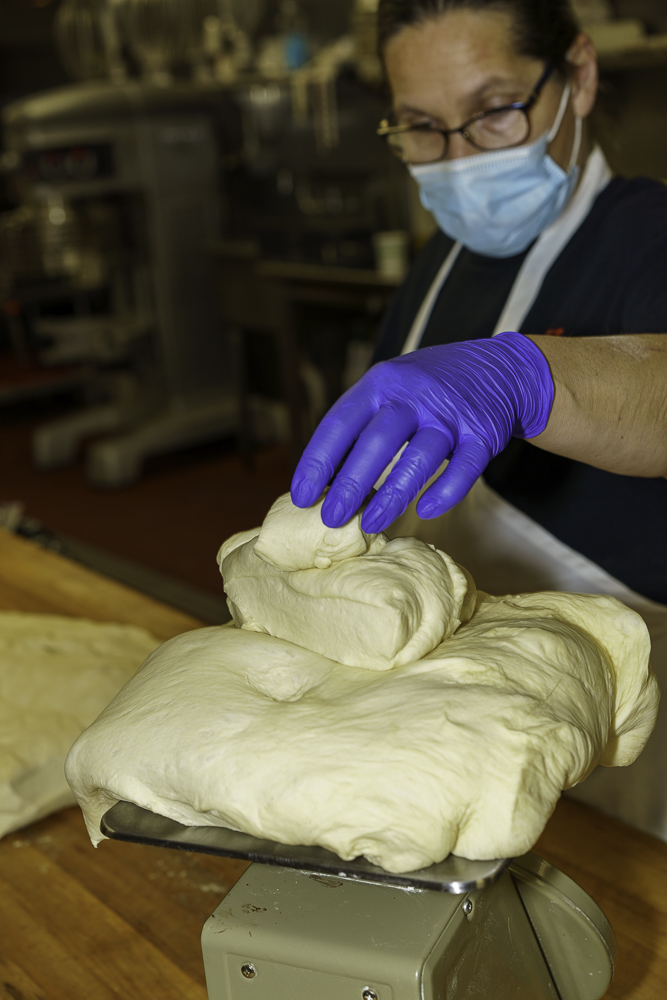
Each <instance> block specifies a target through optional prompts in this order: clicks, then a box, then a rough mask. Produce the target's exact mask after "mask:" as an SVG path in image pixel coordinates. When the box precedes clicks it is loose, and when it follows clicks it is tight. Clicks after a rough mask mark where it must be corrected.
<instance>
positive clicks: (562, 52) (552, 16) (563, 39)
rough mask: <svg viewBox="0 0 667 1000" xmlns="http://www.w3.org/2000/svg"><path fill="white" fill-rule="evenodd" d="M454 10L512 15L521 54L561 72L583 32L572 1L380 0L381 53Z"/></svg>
mask: <svg viewBox="0 0 667 1000" xmlns="http://www.w3.org/2000/svg"><path fill="white" fill-rule="evenodd" d="M450 10H470V11H485V10H489V11H495V12H499V13H503V14H509V15H510V17H511V19H512V25H513V29H514V35H515V39H516V44H517V49H518V51H519V52H520V53H521V55H525V56H531V57H533V58H535V59H540V60H542V61H544V62H546V63H551V65H553V66H555V67H556V68H557V69H559V70H562V69H564V68H565V66H566V59H565V57H566V55H567V53H568V51H569V49H570V46H571V45H572V42H573V41H574V39H575V38H576V36H577V34H578V33H579V30H580V28H579V25H578V23H577V19H576V16H575V14H574V11H573V10H572V7H571V5H570V0H380V3H379V6H378V45H379V48H380V52H382V50H383V49H384V46H385V45H386V44H387V42H388V41H389V39H390V38H392V37H393V36H394V35H396V34H398V32H399V31H400V30H401V28H405V27H407V26H408V25H411V24H420V23H421V22H423V21H427V20H429V19H430V18H436V17H438V16H439V15H440V14H446V13H447V11H450Z"/></svg>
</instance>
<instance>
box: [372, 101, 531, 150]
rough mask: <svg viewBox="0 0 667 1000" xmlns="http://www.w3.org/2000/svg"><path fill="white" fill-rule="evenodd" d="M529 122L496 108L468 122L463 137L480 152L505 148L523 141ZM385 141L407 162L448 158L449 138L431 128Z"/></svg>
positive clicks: (509, 110) (521, 114)
mask: <svg viewBox="0 0 667 1000" xmlns="http://www.w3.org/2000/svg"><path fill="white" fill-rule="evenodd" d="M529 132H530V122H529V120H528V115H527V114H526V113H525V111H522V110H520V109H518V108H505V109H501V108H499V109H498V111H488V112H487V113H486V114H485V115H484V116H483V117H481V118H479V119H477V120H476V121H473V122H471V123H470V124H469V125H468V126H467V127H466V129H465V131H464V132H463V136H464V138H465V139H467V140H468V142H470V143H471V144H472V145H473V146H475V147H476V148H477V149H481V150H493V149H507V148H509V147H511V146H519V145H520V144H521V143H522V142H525V141H526V139H527V138H528V135H529ZM387 142H388V144H389V146H390V148H391V150H392V152H393V153H395V154H396V155H397V156H399V157H400V158H401V159H402V160H406V161H407V162H408V163H433V162H435V161H436V160H441V159H442V158H443V157H444V156H446V155H447V147H448V137H447V136H446V135H443V134H442V132H438V131H436V130H435V129H430V128H413V129H411V130H410V131H407V132H399V133H396V134H394V135H388V136H387Z"/></svg>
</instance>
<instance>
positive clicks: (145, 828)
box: [101, 802, 616, 1000]
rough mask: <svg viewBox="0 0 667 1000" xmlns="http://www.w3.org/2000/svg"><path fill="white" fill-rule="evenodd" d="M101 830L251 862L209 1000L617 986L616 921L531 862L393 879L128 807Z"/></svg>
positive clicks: (230, 898) (546, 992)
mask: <svg viewBox="0 0 667 1000" xmlns="http://www.w3.org/2000/svg"><path fill="white" fill-rule="evenodd" d="M101 830H102V833H104V834H105V835H106V836H107V837H111V838H113V839H115V840H126V841H132V842H135V843H142V844H152V845H155V846H158V847H171V848H176V849H179V850H184V851H200V852H203V853H206V854H217V855H221V856H223V857H232V858H243V859H246V860H248V861H252V862H253V864H252V865H251V866H250V868H248V869H247V871H246V872H245V873H244V874H243V875H242V876H241V878H240V879H239V881H238V882H237V883H236V885H235V886H234V887H233V888H232V889H231V890H230V892H229V893H228V894H227V895H226V896H225V898H224V899H223V901H222V902H221V903H220V905H219V906H218V908H217V909H216V910H215V912H214V913H213V914H212V916H211V917H209V919H208V920H207V921H206V924H205V925H204V929H203V932H202V951H203V956H204V966H205V970H206V983H207V988H208V996H209V1000H464V998H465V1000H468V998H471V1000H598V998H599V997H601V996H602V995H603V994H604V993H605V992H606V990H607V988H608V986H609V984H610V982H611V979H612V975H613V963H614V957H615V954H616V941H615V938H614V933H613V931H612V929H611V926H610V925H609V922H608V921H607V919H606V917H605V915H604V914H603V913H602V911H601V910H600V908H599V907H598V906H597V904H596V903H595V902H594V901H593V900H592V899H591V898H590V896H588V895H587V893H585V892H584V891H583V889H581V888H580V887H579V886H578V885H577V884H576V883H575V882H573V881H572V880H571V879H570V878H568V877H567V875H564V874H563V872H561V871H559V870H558V869H557V868H554V867H552V865H550V864H548V863H547V862H546V861H543V860H542V859H541V858H539V857H538V856H537V855H535V854H532V853H529V854H526V855H524V856H523V857H521V858H516V859H514V860H512V861H511V860H509V859H504V860H499V861H466V860H465V859H463V858H458V857H453V856H450V857H449V858H447V859H446V860H445V861H443V862H441V863H440V864H437V865H432V866H431V867H430V868H425V869H422V870H420V871H415V872H409V873H406V874H403V875H392V874H390V873H389V872H386V871H384V869H382V868H378V867H376V866H374V865H371V864H370V863H369V862H367V861H366V860H365V859H364V858H356V859H355V860H354V861H342V860H341V859H340V858H339V857H338V856H337V855H335V854H332V853H331V852H330V851H326V850H324V849H323V848H320V847H300V846H299V847H290V846H287V845H285V844H277V843H274V842H273V841H268V840H259V839H257V838H255V837H250V836H248V835H246V834H243V833H236V832H234V831H231V830H226V829H223V828H220V827H186V826H182V825H181V824H180V823H176V822H175V821H173V820H170V819H165V818H164V817H162V816H158V815H156V814H155V813H151V812H149V811H147V810H145V809H140V808H139V807H138V806H135V805H132V804H131V803H128V802H119V803H117V805H115V806H114V807H113V808H112V809H110V810H109V811H108V812H107V813H106V814H105V816H104V817H103V819H102V823H101Z"/></svg>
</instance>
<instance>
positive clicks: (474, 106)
mask: <svg viewBox="0 0 667 1000" xmlns="http://www.w3.org/2000/svg"><path fill="white" fill-rule="evenodd" d="M526 89H527V85H526V84H525V83H523V82H521V81H519V80H517V79H508V78H507V77H505V76H493V77H490V78H489V79H487V80H485V81H484V83H482V84H481V85H480V86H479V87H477V88H476V90H472V91H470V93H468V94H466V95H465V96H464V97H463V100H462V102H461V104H462V106H463V107H467V108H468V109H469V110H470V111H471V113H473V114H474V112H475V111H476V110H478V106H479V102H480V101H482V100H483V99H484V98H485V97H487V96H488V95H489V94H490V93H498V92H500V93H503V92H505V93H506V94H507V95H508V97H510V96H513V95H517V94H522V93H523V92H524V91H526ZM394 110H395V111H396V113H402V114H412V115H423V116H424V117H425V118H434V119H437V120H438V121H440V120H441V119H440V118H439V116H438V115H434V114H432V112H430V111H425V110H424V108H416V107H414V106H413V105H410V104H403V103H401V104H397V105H396V107H395V109H394Z"/></svg>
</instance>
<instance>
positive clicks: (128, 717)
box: [67, 558, 659, 872]
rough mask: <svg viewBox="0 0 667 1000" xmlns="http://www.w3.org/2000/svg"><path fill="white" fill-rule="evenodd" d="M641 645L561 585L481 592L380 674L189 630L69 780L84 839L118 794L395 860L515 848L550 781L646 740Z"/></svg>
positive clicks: (595, 602)
mask: <svg viewBox="0 0 667 1000" xmlns="http://www.w3.org/2000/svg"><path fill="white" fill-rule="evenodd" d="M359 561H360V562H362V561H363V558H360V559H359ZM648 655H649V640H648V635H647V631H646V627H645V625H644V623H643V621H642V619H641V618H640V617H639V616H638V615H637V614H635V613H634V612H632V611H630V610H628V609H627V608H625V607H624V606H623V605H622V604H620V603H619V602H618V601H616V600H613V599H612V598H605V597H592V596H577V595H566V594H536V595H523V596H518V597H507V598H496V597H489V596H487V595H484V594H480V595H479V596H478V602H477V608H476V611H475V614H474V615H473V617H472V618H471V620H470V621H468V622H467V623H466V624H464V625H462V626H461V627H459V628H458V629H457V631H456V632H455V634H454V635H452V636H451V637H449V638H448V639H446V640H445V641H444V642H442V643H441V644H440V645H439V646H438V647H437V648H436V649H434V650H432V651H431V652H430V653H429V654H428V655H427V656H425V657H424V658H422V659H420V660H417V661H413V662H410V663H405V664H403V665H400V666H396V667H394V668H393V669H392V670H388V671H384V672H376V671H371V670H367V669H363V668H360V667H352V666H345V665H342V664H341V663H339V662H335V661H333V660H331V659H327V658H326V657H324V656H321V655H319V654H317V653H314V652H311V651H309V650H307V649H304V648H301V647H299V646H297V645H294V644H292V643H290V642H287V641H285V640H282V639H280V638H277V637H274V636H270V635H267V634H265V633H258V632H252V631H247V630H244V629H237V628H233V627H221V628H207V629H201V630H197V631H195V632H189V633H186V634H185V635H181V636H178V637H177V638H175V639H171V640H170V641H169V642H167V643H165V644H164V645H163V646H161V647H160V648H159V649H158V650H157V651H156V652H155V653H153V654H152V655H151V656H150V657H149V659H148V660H147V661H146V663H145V664H144V666H143V667H142V668H141V670H140V671H139V672H138V673H137V674H136V676H135V677H133V678H132V680H130V681H129V683H128V684H127V685H126V686H125V688H124V689H123V690H122V691H121V692H120V694H118V695H117V697H116V698H115V699H114V700H113V702H112V703H111V704H110V705H109V706H108V707H107V708H106V709H105V710H104V712H103V713H102V715H101V716H100V718H99V719H98V720H97V721H96V722H95V723H94V724H93V725H92V726H91V727H90V728H89V729H88V730H87V731H86V732H85V733H83V735H82V736H81V737H80V738H79V739H78V740H77V742H76V743H75V745H74V747H73V749H72V751H71V753H70V755H69V758H68V762H67V777H68V780H69V781H70V783H71V785H72V788H73V790H74V792H75V794H76V796H77V798H78V800H79V802H80V804H81V806H82V808H83V811H84V816H85V819H86V823H87V826H88V831H89V833H90V837H91V839H92V841H93V842H94V843H98V842H99V841H100V840H101V839H103V838H102V835H101V833H100V829H99V824H100V819H101V817H102V815H103V814H104V812H105V811H106V810H107V809H108V808H110V807H111V806H112V805H113V804H114V803H115V802H116V801H117V800H119V799H126V800H129V801H132V802H135V803H137V804H138V805H140V806H142V807H144V808H147V809H151V810H153V811H154V812H157V813H160V814H162V815H164V816H168V817H171V818H172V819H175V820H177V821H179V822H181V823H185V824H189V825H213V826H216V825H219V826H228V827H231V828H233V829H238V830H243V831H245V832H247V833H250V834H254V835H256V836H259V837H268V838H270V839H273V840H278V841H282V842H284V843H292V844H320V845H322V846H324V847H327V848H329V849H331V850H333V851H336V852H337V853H338V854H339V855H340V856H341V857H343V858H353V857H356V856H358V855H360V854H364V855H366V857H368V858H369V860H371V861H372V862H374V863H377V864H379V865H382V866H383V867H384V868H386V869H388V870H389V871H393V872H400V871H409V870H412V869H415V868H420V867H423V866H426V865H429V864H431V863H434V862H437V861H440V860H442V859H443V858H444V857H446V856H447V854H449V853H450V852H454V853H456V854H459V855H462V856H464V857H468V858H495V857H504V856H513V855H519V854H522V853H524V852H525V851H527V850H528V849H530V848H531V847H532V846H533V844H534V843H535V841H536V840H537V838H538V837H539V835H540V833H541V831H542V829H543V827H544V825H545V823H546V821H547V819H548V817H549V815H550V814H551V811H552V810H553V808H554V806H555V804H556V802H557V800H558V797H559V795H560V793H561V790H562V789H563V788H567V787H569V786H571V785H573V784H575V783H577V782H579V781H581V780H582V779H583V778H584V777H585V776H586V775H587V774H588V773H589V772H590V771H591V770H592V769H593V768H594V767H595V765H596V764H597V763H599V762H600V763H603V764H629V763H630V762H631V761H632V760H633V759H634V758H635V756H636V755H637V754H638V753H639V751H640V750H641V748H642V746H643V744H644V742H645V741H646V739H647V737H648V735H649V733H650V731H651V729H652V726H653V724H654V721H655V716H656V711H657V703H658V697H659V695H658V690H657V684H656V682H655V678H654V677H653V675H652V673H651V670H650V667H649V662H648Z"/></svg>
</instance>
